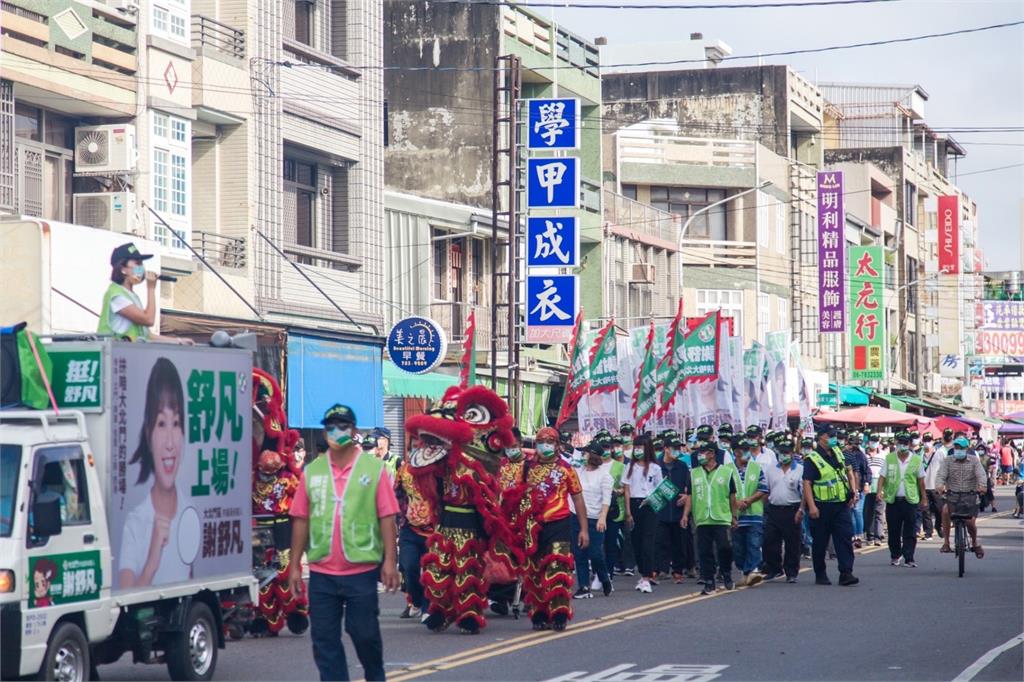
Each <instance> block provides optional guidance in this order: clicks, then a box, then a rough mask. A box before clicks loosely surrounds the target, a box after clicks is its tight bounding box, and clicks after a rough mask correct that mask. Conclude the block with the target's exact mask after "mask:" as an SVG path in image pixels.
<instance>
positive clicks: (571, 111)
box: [526, 98, 580, 151]
mask: <svg viewBox="0 0 1024 682" xmlns="http://www.w3.org/2000/svg"><path fill="white" fill-rule="evenodd" d="M579 111H580V103H579V100H577V99H573V98H558V99H550V98H548V99H528V100H526V116H527V119H526V125H527V136H526V147H527V149H529V150H531V151H536V150H543V149H578V148H579V146H580V145H579V134H580V133H579Z"/></svg>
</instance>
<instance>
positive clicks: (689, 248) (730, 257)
mask: <svg viewBox="0 0 1024 682" xmlns="http://www.w3.org/2000/svg"><path fill="white" fill-rule="evenodd" d="M683 265H703V266H705V267H709V268H715V267H730V268H753V267H756V266H757V243H756V242H734V241H719V240H714V239H684V240H683Z"/></svg>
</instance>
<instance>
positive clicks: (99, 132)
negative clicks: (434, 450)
mask: <svg viewBox="0 0 1024 682" xmlns="http://www.w3.org/2000/svg"><path fill="white" fill-rule="evenodd" d="M137 156H138V155H137V153H136V149H135V126H133V125H131V124H126V123H118V124H115V125H101V126H79V127H78V128H75V172H76V173H122V172H126V171H133V170H135V165H136V162H137V160H138V159H137Z"/></svg>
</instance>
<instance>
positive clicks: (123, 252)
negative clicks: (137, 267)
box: [110, 242, 153, 265]
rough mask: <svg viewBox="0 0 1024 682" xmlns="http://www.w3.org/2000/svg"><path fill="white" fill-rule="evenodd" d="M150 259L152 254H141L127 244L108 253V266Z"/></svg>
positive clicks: (129, 243) (130, 244) (136, 248)
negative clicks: (127, 261)
mask: <svg viewBox="0 0 1024 682" xmlns="http://www.w3.org/2000/svg"><path fill="white" fill-rule="evenodd" d="M152 257H153V254H151V253H142V252H140V251H139V249H138V247H136V246H135V244H132V243H131V242H127V243H125V244H121V246H118V247H117V248H115V249H114V250H113V251H111V252H110V264H111V265H117V264H118V263H121V262H123V261H126V260H149V259H150V258H152Z"/></svg>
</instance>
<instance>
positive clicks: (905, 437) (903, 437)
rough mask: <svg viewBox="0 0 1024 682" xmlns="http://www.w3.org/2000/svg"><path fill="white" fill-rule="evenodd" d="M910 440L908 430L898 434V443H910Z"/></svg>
mask: <svg viewBox="0 0 1024 682" xmlns="http://www.w3.org/2000/svg"><path fill="white" fill-rule="evenodd" d="M910 440H911V436H910V434H909V433H907V432H906V431H900V432H899V433H897V434H896V442H897V443H909V442H910Z"/></svg>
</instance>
